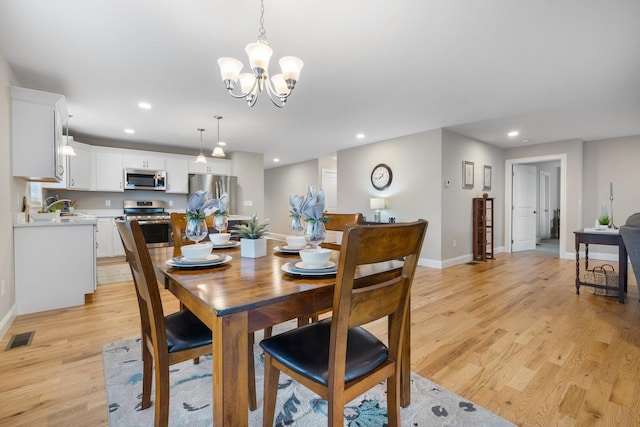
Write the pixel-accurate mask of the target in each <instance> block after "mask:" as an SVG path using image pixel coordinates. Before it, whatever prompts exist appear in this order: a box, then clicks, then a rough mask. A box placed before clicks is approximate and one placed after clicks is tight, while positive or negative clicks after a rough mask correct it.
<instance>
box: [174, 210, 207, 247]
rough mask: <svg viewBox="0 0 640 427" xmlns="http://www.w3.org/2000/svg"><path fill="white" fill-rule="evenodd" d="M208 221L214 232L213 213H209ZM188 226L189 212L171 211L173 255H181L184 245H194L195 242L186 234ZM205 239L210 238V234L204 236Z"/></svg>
mask: <svg viewBox="0 0 640 427" xmlns="http://www.w3.org/2000/svg"><path fill="white" fill-rule="evenodd" d="M205 220H206V221H207V228H208V229H209V232H210V233H213V231H212V230H214V226H213V215H209V216H208V217H206V218H205ZM186 228H187V214H186V213H184V212H183V213H180V212H171V232H172V234H173V256H174V257H175V256H180V255H182V252H181V251H180V248H181V247H182V246H184V245H192V244H193V242H192V241H191V240H189V239H187V237H186V235H185V229H186ZM204 240H205V241H207V240H209V235H208V234H207V236H206V237H205V238H204Z"/></svg>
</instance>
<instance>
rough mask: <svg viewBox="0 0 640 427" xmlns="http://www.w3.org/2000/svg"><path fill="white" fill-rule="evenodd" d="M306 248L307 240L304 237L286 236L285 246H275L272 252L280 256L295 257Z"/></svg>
mask: <svg viewBox="0 0 640 427" xmlns="http://www.w3.org/2000/svg"><path fill="white" fill-rule="evenodd" d="M307 248H308V246H307V240H306V239H305V238H304V236H287V244H286V245H280V246H276V247H274V248H273V250H274V251H276V252H279V253H282V254H295V255H297V254H298V253H299V252H300V251H301V250H302V249H307Z"/></svg>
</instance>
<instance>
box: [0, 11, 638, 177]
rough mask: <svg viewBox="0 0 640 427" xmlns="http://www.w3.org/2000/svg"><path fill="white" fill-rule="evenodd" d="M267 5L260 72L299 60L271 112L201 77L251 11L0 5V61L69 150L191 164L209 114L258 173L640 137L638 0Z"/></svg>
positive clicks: (213, 67)
mask: <svg viewBox="0 0 640 427" xmlns="http://www.w3.org/2000/svg"><path fill="white" fill-rule="evenodd" d="M265 3H266V4H265V28H266V31H267V37H268V39H269V41H270V43H271V47H272V48H273V50H274V56H273V58H272V63H271V67H270V69H271V72H272V73H273V74H275V71H276V67H277V60H278V59H279V58H280V57H281V56H285V55H294V56H299V57H300V58H302V59H303V61H304V63H305V65H304V68H303V70H302V74H301V77H300V82H299V84H298V86H297V87H296V89H295V91H294V93H293V94H292V96H291V98H290V99H289V101H288V102H287V105H286V106H285V107H284V108H283V109H278V108H276V107H274V106H273V105H272V104H271V102H270V101H269V100H268V99H267V98H266V96H265V95H263V96H261V97H260V99H258V102H257V104H256V106H254V107H253V108H248V107H247V106H246V104H245V102H244V101H243V100H238V99H233V98H231V97H230V96H229V95H228V94H226V93H225V90H224V85H223V83H222V81H221V80H220V74H219V71H218V66H217V63H216V60H217V58H218V57H221V56H233V57H236V58H238V59H240V60H241V61H242V62H243V63H244V64H245V70H246V69H247V67H248V61H247V58H246V55H245V53H244V46H245V45H246V44H247V43H249V42H253V41H255V40H256V39H257V36H258V20H259V7H260V6H259V1H258V0H235V1H232V0H181V1H171V0H135V1H131V0H127V1H125V0H92V1H82V0H75V1H74V0H56V1H47V0H0V51H2V53H3V54H4V55H5V57H6V58H7V60H8V61H9V64H10V65H11V67H12V69H13V71H14V72H15V74H16V76H17V78H18V80H19V81H20V83H21V84H22V85H23V86H25V87H30V88H33V89H39V90H45V91H50V92H56V93H61V94H64V95H66V98H67V104H68V110H69V113H70V114H72V115H73V116H74V117H73V119H71V122H70V127H71V131H70V134H71V135H74V136H76V139H80V140H81V139H82V138H81V137H82V136H84V137H94V138H101V139H107V140H115V141H116V143H125V144H126V143H128V144H133V145H135V144H141V145H147V146H148V145H152V146H157V147H158V148H159V149H164V148H173V149H178V150H180V149H189V150H192V151H193V152H194V153H197V151H199V149H200V139H199V134H198V132H197V130H196V129H197V128H200V127H202V128H205V129H206V131H205V133H204V139H205V144H206V146H207V147H208V152H209V153H210V152H211V148H212V147H213V145H214V144H215V142H216V140H217V135H216V120H215V119H214V116H215V115H221V116H223V117H224V119H223V120H222V121H221V128H220V130H221V135H220V136H221V139H222V140H225V141H226V142H227V143H228V145H227V147H226V150H227V151H249V152H259V153H264V155H265V167H267V168H268V167H273V166H277V165H278V164H274V163H273V162H272V159H273V158H274V157H279V158H280V159H281V162H280V163H279V164H280V165H282V164H288V163H293V162H298V161H303V160H308V159H311V158H316V157H321V156H326V155H331V154H332V153H335V152H336V151H337V150H340V149H344V148H348V147H353V146H356V145H360V144H367V143H371V142H375V141H380V140H385V139H389V138H393V137H396V136H401V135H407V134H412V133H416V132H420V131H424V130H429V129H434V128H440V127H445V128H448V129H451V130H453V131H455V132H458V133H461V134H464V135H468V136H470V137H473V138H476V139H479V140H482V141H486V142H489V143H491V144H495V145H498V146H501V147H508V146H514V145H521V144H523V142H521V140H522V139H527V140H529V141H528V142H526V144H537V143H543V142H550V141H558V140H563V139H572V138H578V139H582V140H593V139H602V138H610V137H617V136H627V135H639V134H640V1H638V0H607V1H602V0H553V1H552V0H395V1H390V0H384V1H383V0H349V1H344V0H324V1H315V2H311V1H305V0H266V1H265ZM139 101H147V102H150V103H151V104H152V105H153V108H152V109H151V110H148V111H143V110H141V109H139V108H138V107H137V104H138V102H139ZM124 128H133V129H135V131H136V133H135V134H134V135H126V134H124V132H123V129H124ZM513 129H517V130H519V131H520V135H519V136H518V137H516V138H509V137H507V136H506V133H507V132H508V131H510V130H513ZM358 132H362V133H364V134H365V135H366V137H365V138H364V139H361V140H359V139H356V138H355V135H356V133H358Z"/></svg>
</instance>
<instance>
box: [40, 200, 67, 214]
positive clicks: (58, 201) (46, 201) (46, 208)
mask: <svg viewBox="0 0 640 427" xmlns="http://www.w3.org/2000/svg"><path fill="white" fill-rule="evenodd" d="M50 198H51V197H47V198H46V199H45V201H44V203H43V204H44V205H45V206H44V208H43V209H42V210H43V211H44V212H49V210H50V209H51V208H52V207H54V206H55V205H57V204H58V203H71V200H69V199H60V200H54V201H53V202H51V203H49V204H47V203H48V200H49V199H50Z"/></svg>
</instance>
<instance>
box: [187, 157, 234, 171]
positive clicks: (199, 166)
mask: <svg viewBox="0 0 640 427" xmlns="http://www.w3.org/2000/svg"><path fill="white" fill-rule="evenodd" d="M189 173H210V174H213V175H231V160H226V159H207V163H198V162H196V161H195V160H193V161H191V162H189Z"/></svg>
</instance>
